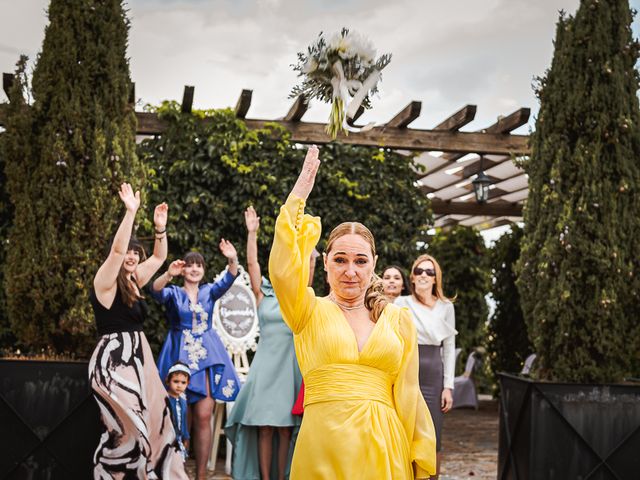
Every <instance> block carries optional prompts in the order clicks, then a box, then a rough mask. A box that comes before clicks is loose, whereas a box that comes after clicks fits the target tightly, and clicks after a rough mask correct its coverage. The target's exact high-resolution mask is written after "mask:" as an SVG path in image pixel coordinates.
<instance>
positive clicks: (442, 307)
mask: <svg viewBox="0 0 640 480" xmlns="http://www.w3.org/2000/svg"><path fill="white" fill-rule="evenodd" d="M410 281H411V291H412V295H407V296H403V297H399V298H398V299H397V300H396V301H395V304H396V305H398V306H399V307H407V308H408V309H409V311H410V312H411V314H412V317H413V321H414V322H415V325H416V330H417V331H418V350H419V353H420V372H419V379H420V390H421V391H422V395H423V396H424V399H425V401H426V402H427V406H428V407H429V411H430V412H431V418H432V419H433V424H434V426H435V428H436V440H437V443H436V451H437V452H438V465H437V472H438V473H437V474H436V477H435V478H437V475H439V473H440V451H441V449H442V443H441V432H442V420H443V414H445V413H447V412H448V411H449V410H451V407H452V405H453V396H452V391H453V378H454V370H455V349H456V343H455V336H456V334H457V333H458V332H457V331H456V329H455V324H456V318H455V312H454V309H453V303H452V300H451V299H448V298H447V297H445V296H444V294H443V293H442V270H441V269H440V265H438V262H437V261H436V259H435V258H433V257H432V256H430V255H420V256H419V257H418V258H417V259H416V261H415V262H413V267H412V268H411V277H410Z"/></svg>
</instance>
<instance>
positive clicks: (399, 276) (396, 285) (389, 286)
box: [381, 265, 411, 303]
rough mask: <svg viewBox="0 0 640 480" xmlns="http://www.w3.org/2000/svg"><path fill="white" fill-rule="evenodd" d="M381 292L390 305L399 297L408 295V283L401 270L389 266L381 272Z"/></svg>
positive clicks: (395, 266) (409, 291) (394, 266)
mask: <svg viewBox="0 0 640 480" xmlns="http://www.w3.org/2000/svg"><path fill="white" fill-rule="evenodd" d="M381 278H382V291H383V292H384V294H385V295H386V297H387V298H388V299H389V301H390V302H391V303H394V302H395V301H396V298H398V297H399V296H401V295H409V293H411V290H410V289H409V288H410V287H409V281H408V280H407V277H406V276H405V274H404V272H403V271H402V268H400V267H398V266H397V265H389V266H388V267H386V268H385V269H384V270H383V271H382V277H381Z"/></svg>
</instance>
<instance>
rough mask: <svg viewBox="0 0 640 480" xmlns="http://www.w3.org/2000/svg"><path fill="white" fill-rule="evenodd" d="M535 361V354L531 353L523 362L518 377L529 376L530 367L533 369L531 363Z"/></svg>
mask: <svg viewBox="0 0 640 480" xmlns="http://www.w3.org/2000/svg"><path fill="white" fill-rule="evenodd" d="M535 360H536V354H535V353H532V354H531V355H529V356H528V357H527V358H526V359H525V360H524V365H523V366H522V371H521V372H520V375H529V374H530V373H531V367H533V362H534V361H535Z"/></svg>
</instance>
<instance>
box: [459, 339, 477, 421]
mask: <svg viewBox="0 0 640 480" xmlns="http://www.w3.org/2000/svg"><path fill="white" fill-rule="evenodd" d="M477 362H478V359H477V357H476V353H475V352H471V353H470V354H469V357H468V358H467V364H466V366H465V369H464V373H463V374H462V375H459V376H457V377H455V378H454V379H453V408H462V407H473V408H475V409H476V410H477V409H478V394H477V392H476V385H475V383H474V382H473V371H474V369H475V367H476V363H477Z"/></svg>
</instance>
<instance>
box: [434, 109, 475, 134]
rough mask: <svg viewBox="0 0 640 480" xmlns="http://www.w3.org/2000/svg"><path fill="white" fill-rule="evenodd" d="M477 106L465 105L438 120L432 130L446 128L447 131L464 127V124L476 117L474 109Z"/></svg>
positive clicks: (454, 130)
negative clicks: (440, 120) (441, 120)
mask: <svg viewBox="0 0 640 480" xmlns="http://www.w3.org/2000/svg"><path fill="white" fill-rule="evenodd" d="M477 110H478V107H477V106H476V105H465V106H464V107H462V108H461V109H460V110H458V111H457V112H456V113H454V114H453V115H451V116H450V117H449V118H447V119H446V120H444V121H443V122H440V123H439V124H438V125H436V126H435V127H434V130H446V131H448V132H456V131H458V130H460V129H461V128H462V127H464V126H465V125H466V124H468V123H470V122H472V121H473V119H474V118H476V111H477Z"/></svg>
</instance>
